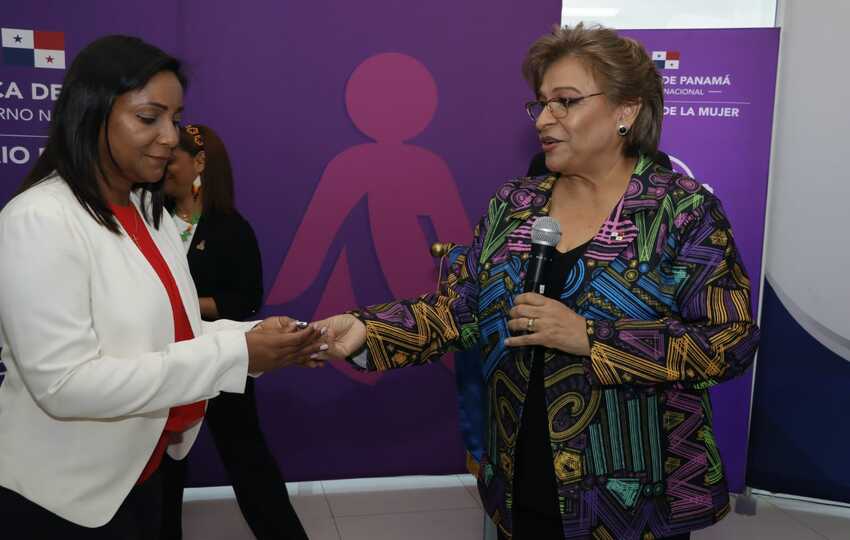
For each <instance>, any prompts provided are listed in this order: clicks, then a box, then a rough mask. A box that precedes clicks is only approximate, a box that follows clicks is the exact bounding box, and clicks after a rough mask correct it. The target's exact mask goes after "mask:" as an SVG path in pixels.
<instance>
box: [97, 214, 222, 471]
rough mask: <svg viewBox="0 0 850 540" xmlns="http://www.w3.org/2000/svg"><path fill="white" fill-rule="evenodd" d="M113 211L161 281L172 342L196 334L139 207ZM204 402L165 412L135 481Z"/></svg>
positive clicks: (193, 419) (157, 461)
mask: <svg viewBox="0 0 850 540" xmlns="http://www.w3.org/2000/svg"><path fill="white" fill-rule="evenodd" d="M110 208H112V212H113V213H114V214H115V217H116V218H117V219H118V222H119V223H121V226H122V227H124V230H125V231H127V234H128V235H129V236H130V238H131V239H132V240H133V242H135V244H136V246H137V247H138V248H139V250H140V251H141V252H142V254H143V255H144V256H145V258H146V259H147V260H148V262H149V263H150V265H151V266H152V267H153V269H154V271H155V272H156V274H157V276H159V279H160V281H162V285H163V287H165V291H166V292H167V293H168V300H169V301H170V302H171V313H172V316H173V319H174V341H175V342H177V341H183V340H186V339H192V338H194V337H195V334H194V333H193V332H192V326H191V325H190V324H189V317H188V316H187V315H186V308H185V307H184V306H183V300H181V298H180V292H179V291H178V289H177V283H176V282H175V281H174V276H173V275H171V271H170V270H169V269H168V265H167V264H166V263H165V259H163V258H162V254H161V253H160V252H159V249H158V248H157V247H156V244H155V243H154V241H153V238H151V235H150V233H148V229H147V227H145V223H144V221H143V220H142V216H141V215H139V212H138V210H136V207H135V206H133V205H130V206H117V205H110ZM205 406H206V402H205V401H199V402H197V403H190V404H188V405H180V406H177V407H172V408H171V409H170V410H169V411H168V420H167V421H166V423H165V428H164V429H163V431H162V435H160V437H159V442H157V444H156V448H154V451H153V454H152V455H151V457H150V459H149V460H148V464H147V465H145V468H144V470H143V471H142V474H141V476H140V477H139V481H138V484H141V483H142V482H144V481H145V480H147V479H148V478H150V476H151V475H152V474H153V473H154V472H156V470H157V468H159V464H160V463H161V462H162V457H163V455H164V454H165V449H166V448H167V447H168V444H169V441H170V440H171V437H172V435H173V434H177V433H181V432H183V431H186V430H187V429H188V428H189V427H190V426H192V425H194V424H195V423H196V422H197V421H199V420H200V419H201V418H203V417H204V410H205Z"/></svg>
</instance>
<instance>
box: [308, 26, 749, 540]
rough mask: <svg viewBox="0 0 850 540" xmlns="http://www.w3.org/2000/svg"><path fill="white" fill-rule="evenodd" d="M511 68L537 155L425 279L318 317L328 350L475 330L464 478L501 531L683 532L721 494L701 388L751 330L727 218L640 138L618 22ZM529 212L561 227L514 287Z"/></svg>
mask: <svg viewBox="0 0 850 540" xmlns="http://www.w3.org/2000/svg"><path fill="white" fill-rule="evenodd" d="M523 71H524V74H525V76H526V78H527V80H528V81H529V82H530V83H531V85H532V88H533V89H534V91H535V93H536V95H537V100H536V101H532V102H530V103H528V104H527V105H526V109H527V111H528V113H529V116H530V117H531V118H532V120H533V121H534V122H535V127H536V129H537V132H538V134H539V138H540V142H541V144H542V148H543V150H544V152H545V153H546V167H547V168H548V169H549V170H551V171H553V174H551V175H546V176H540V177H533V178H530V177H524V178H519V179H516V180H513V181H510V182H508V183H506V184H505V185H503V186H502V187H501V188H500V189H499V190H498V191H497V193H496V195H495V196H494V197H493V198H492V199H491V200H490V203H489V206H488V209H487V213H486V215H485V216H484V217H483V218H482V219H481V220H480V221H479V223H478V225H477V227H476V228H475V231H474V235H473V240H472V243H471V244H470V247H469V249H468V251H467V252H466V253H465V254H463V255H461V256H460V257H458V258H457V259H456V260H455V262H454V264H453V265H452V268H451V271H450V273H449V276H448V278H447V280H446V281H445V282H444V283H443V285H442V287H441V289H440V291H439V292H437V293H433V294H427V295H424V296H422V297H420V298H417V299H412V300H400V301H395V302H391V303H388V304H383V305H377V306H371V307H368V308H363V309H360V310H357V311H355V312H353V313H351V314H347V315H338V316H335V317H331V318H330V319H328V320H326V321H324V322H321V323H319V325H320V326H328V328H329V331H328V335H327V336H326V339H327V340H328V342H329V345H330V349H329V350H328V352H327V356H328V357H332V358H338V357H348V358H349V360H350V361H352V362H353V363H355V364H356V365H359V366H360V367H362V368H364V369H369V370H387V369H393V368H399V367H405V366H410V365H417V364H423V363H426V362H429V361H431V360H434V359H437V358H439V357H440V356H441V355H442V354H444V353H445V352H447V351H450V350H455V349H468V348H471V347H475V346H478V347H480V350H481V370H482V374H483V378H484V380H485V381H486V383H487V390H486V394H485V395H486V398H485V400H484V401H485V402H484V403H482V404H481V406H482V407H483V408H484V409H485V410H486V417H487V420H488V427H487V430H488V433H487V441H486V452H485V453H484V456H483V459H482V461H481V463H480V469H479V474H478V484H479V490H480V492H481V497H482V501H483V504H484V507H485V509H486V510H487V512H488V513H489V514H490V516H491V517H492V519H493V521H494V522H495V523H496V525H497V526H498V530H499V534H500V537H501V538H514V539H519V540H528V539H534V540H541V539H542V540H548V539H562V538H564V539H579V538H586V539H590V538H593V539H616V540H647V539H650V540H651V539H658V538H667V539H671V538H675V539H683V538H688V537H689V535H690V531H691V530H695V529H699V528H703V527H707V526H710V525H712V524H713V523H715V522H716V521H718V520H720V519H721V518H722V517H723V516H724V515H725V514H726V512H728V509H729V499H728V493H727V486H726V482H725V479H724V474H723V466H722V463H721V459H720V455H719V453H718V450H717V446H716V444H715V439H714V435H713V432H712V427H711V404H710V401H709V396H708V388H709V387H711V386H713V385H715V384H718V383H720V382H722V381H724V380H728V379H730V378H732V377H735V376H737V375H740V374H741V373H743V372H744V371H745V370H746V369H747V368H748V367H749V366H750V364H751V363H752V360H753V357H754V355H755V352H756V348H757V344H758V328H757V327H756V325H755V323H754V322H753V318H752V314H751V305H752V299H751V297H750V282H749V279H748V277H747V274H746V272H745V270H744V268H743V266H742V263H741V259H740V257H739V255H738V252H737V251H736V248H735V243H734V240H733V236H732V231H731V227H730V224H729V221H728V219H727V218H726V215H725V214H724V212H723V209H722V207H721V205H720V201H719V200H718V199H717V198H716V197H715V196H714V195H713V194H712V193H710V192H709V191H708V190H706V189H705V188H703V187H702V186H701V185H700V184H699V183H697V182H696V181H694V180H693V179H691V178H688V177H685V176H682V175H681V174H678V173H675V172H673V171H671V170H669V169H668V168H665V167H663V166H662V165H660V164H658V163H656V162H654V161H653V159H652V158H650V157H649V156H653V155H655V152H656V150H657V148H658V141H659V138H660V133H661V121H662V115H663V93H662V83H661V78H660V76H659V75H658V73H657V72H656V70H655V67H654V65H653V63H652V61H651V59H650V58H649V56H648V55H647V53H646V51H645V50H644V49H643V48H642V47H641V46H640V45H639V44H637V43H636V42H635V41H633V40H631V39H628V38H623V37H620V36H618V35H617V34H616V33H615V32H614V31H612V30H609V29H605V28H585V27H583V26H582V25H578V26H577V27H575V28H572V29H569V28H564V29H556V30H554V31H553V32H552V33H551V34H548V35H545V36H543V37H541V38H540V39H538V40H537V41H536V42H535V43H534V44H533V45H532V47H531V49H530V50H529V53H528V56H527V57H526V60H525V63H524V66H523ZM543 216H549V217H551V218H554V219H556V220H557V221H558V222H559V223H560V224H561V228H562V230H563V234H562V235H561V237H560V241H559V242H558V244H557V246H556V249H555V254H554V255H553V258H552V262H551V264H549V265H548V266H547V269H546V270H545V272H544V275H543V282H544V283H545V284H546V285H547V286H546V288H545V292H546V295H545V296H544V295H542V294H536V293H522V290H523V281H524V277H525V273H526V271H527V268H528V259H529V253H530V248H531V241H530V231H531V230H532V227H533V224H534V222H535V220H537V219H538V218H540V217H543ZM521 293H522V294H521ZM532 348H538V349H537V350H538V351H541V352H542V354H536V355H534V356H532V355H529V354H528V353H529V351H530V350H532ZM532 357H533V358H534V361H531V358H532Z"/></svg>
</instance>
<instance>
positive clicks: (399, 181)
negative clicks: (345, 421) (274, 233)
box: [267, 53, 471, 384]
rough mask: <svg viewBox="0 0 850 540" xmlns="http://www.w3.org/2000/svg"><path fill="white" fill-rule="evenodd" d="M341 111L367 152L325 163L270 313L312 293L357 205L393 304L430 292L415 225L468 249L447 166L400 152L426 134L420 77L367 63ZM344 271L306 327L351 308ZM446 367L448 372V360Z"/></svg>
mask: <svg viewBox="0 0 850 540" xmlns="http://www.w3.org/2000/svg"><path fill="white" fill-rule="evenodd" d="M345 104H346V107H347V109H348V114H349V116H350V117H351V120H352V121H353V122H354V125H355V126H356V127H357V128H358V129H359V130H360V131H361V132H363V133H364V134H365V135H367V136H368V137H370V138H372V139H373V140H374V141H375V142H373V143H367V144H360V145H357V146H353V147H351V148H348V149H347V150H345V151H344V152H342V153H341V154H339V155H337V156H336V157H334V158H333V159H332V160H331V161H330V163H328V165H327V167H326V168H325V171H324V173H323V174H322V177H321V179H320V180H319V185H318V188H317V189H316V192H315V194H314V195H313V199H312V200H311V201H310V204H309V206H308V208H307V213H306V215H305V216H304V219H303V220H302V221H301V224H300V225H299V226H298V229H297V231H296V233H295V240H294V241H293V243H292V246H291V248H290V250H289V252H288V253H287V256H286V259H285V260H284V262H283V264H282V266H281V268H280V271H279V272H278V275H277V278H276V279H275V282H274V285H273V286H272V289H271V292H270V294H269V297H268V300H267V302H268V303H269V304H283V303H286V302H289V301H292V300H294V299H295V298H297V297H298V296H300V295H301V294H303V293H304V292H305V291H306V290H307V289H308V288H309V287H310V285H312V283H313V280H314V279H315V276H317V275H318V274H319V271H320V265H321V264H322V261H324V259H325V256H326V254H327V252H328V249H329V248H330V246H331V244H332V243H333V241H334V238H335V237H336V236H337V234H338V233H339V230H340V227H341V226H342V223H343V221H344V220H345V218H346V217H347V216H348V214H349V213H350V211H351V210H352V209H353V208H354V206H355V205H356V204H357V203H358V202H359V201H360V200H361V199H362V198H363V196H364V195H365V196H367V204H368V209H369V222H370V224H371V229H372V231H371V232H372V242H373V243H374V246H375V250H376V252H377V255H378V259H379V261H380V265H381V272H382V273H383V275H384V277H385V278H386V281H387V283H388V284H389V288H390V291H391V292H392V294H393V296H394V297H395V298H410V297H414V296H417V295H419V294H422V293H425V292H428V291H430V290H433V289H434V285H435V281H434V280H435V276H436V272H435V269H434V261H433V259H432V258H431V255H430V253H429V250H428V248H429V245H430V244H429V239H428V238H427V237H426V235H425V232H424V231H423V230H422V227H421V226H420V223H419V219H418V218H419V217H420V216H426V217H428V218H430V219H431V222H432V223H433V226H434V229H435V230H436V233H437V238H438V239H439V240H440V241H444V242H446V241H453V242H468V241H469V238H470V231H471V229H470V223H469V218H468V217H467V215H466V210H465V209H464V207H463V205H462V204H461V200H460V194H459V192H458V189H457V185H456V184H455V182H454V178H453V177H452V174H451V171H450V170H449V168H448V165H447V164H446V162H445V161H444V160H443V159H442V158H441V157H440V156H438V155H437V154H435V153H433V152H431V151H430V150H427V149H425V148H421V147H419V146H414V145H410V144H406V143H405V142H404V141H406V140H409V139H411V138H413V137H415V136H416V135H418V134H419V133H421V132H422V131H423V130H425V128H426V127H428V125H429V124H430V122H431V120H432V119H433V117H434V113H435V112H436V110H437V85H436V83H435V81H434V78H433V77H432V75H431V73H430V72H429V71H428V69H427V68H426V67H425V66H424V65H423V64H422V63H421V62H419V61H418V60H416V59H415V58H412V57H410V56H407V55H404V54H399V53H384V54H379V55H376V56H373V57H371V58H368V59H367V60H365V61H364V62H363V63H361V64H360V65H359V66H357V68H356V69H355V70H354V73H352V75H351V77H350V78H349V80H348V84H347V85H346V91H345ZM353 263H354V264H356V261H353ZM350 264H352V261H349V260H348V257H347V254H346V250H342V252H341V253H340V256H339V258H338V259H337V261H336V262H335V263H334V269H333V271H332V273H331V277H330V279H329V280H328V283H327V287H326V288H325V290H324V291H323V293H322V298H321V300H320V301H319V305H318V308H317V309H316V313H315V314H314V317H313V318H314V319H320V318H323V317H327V316H329V315H332V314H335V313H339V312H341V311H344V310H347V309H351V308H353V307H355V303H354V302H355V301H354V298H355V296H354V288H353V285H352V280H351V274H350V271H349V265H350ZM446 361H447V364H448V366H449V368H450V369H451V368H452V359H451V358H448V357H447V359H446ZM332 365H333V366H334V367H335V368H337V369H339V370H341V371H342V372H344V373H345V374H346V375H347V376H348V377H350V378H352V379H354V380H357V381H359V382H364V383H368V384H375V383H376V382H377V380H378V378H379V375H376V374H363V373H360V372H357V371H355V370H353V369H352V368H350V367H349V366H348V365H347V364H346V363H343V362H333V363H332Z"/></svg>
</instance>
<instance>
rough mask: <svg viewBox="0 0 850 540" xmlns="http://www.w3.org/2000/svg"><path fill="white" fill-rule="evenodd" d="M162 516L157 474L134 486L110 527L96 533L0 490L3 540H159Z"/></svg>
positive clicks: (0, 519) (100, 529)
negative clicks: (22, 539) (14, 539)
mask: <svg viewBox="0 0 850 540" xmlns="http://www.w3.org/2000/svg"><path fill="white" fill-rule="evenodd" d="M161 512H162V483H161V478H160V474H159V473H158V472H157V473H154V475H153V476H151V477H150V478H148V480H147V481H146V482H145V483H144V484H142V485H140V486H135V487H134V488H133V489H132V491H130V494H129V495H127V498H126V499H124V502H123V503H122V504H121V507H120V508H119V509H118V512H117V513H116V514H115V516H114V517H113V518H112V519H111V520H110V521H109V523H107V524H106V525H104V526H102V527H97V528H95V529H90V528H88V527H83V526H80V525H77V524H76V523H71V522H70V521H67V520H65V519H62V518H61V517H59V516H57V515H56V514H53V513H52V512H50V511H48V510H45V509H44V508H42V507H40V506H38V505H37V504H35V503H33V502H30V501H29V500H27V499H25V498H24V497H22V496H20V495H18V494H17V493H15V492H14V491H10V490H8V489H5V488H0V526H2V531H3V532H2V537H3V538H10V539H11V538H26V539H28V540H57V539H59V540H159V535H160V521H161Z"/></svg>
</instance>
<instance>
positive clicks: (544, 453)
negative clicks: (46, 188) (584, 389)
mask: <svg viewBox="0 0 850 540" xmlns="http://www.w3.org/2000/svg"><path fill="white" fill-rule="evenodd" d="M589 243H590V242H587V243H585V244H582V245H580V246H578V247H576V248H574V249H572V250H570V251H568V252H566V253H560V252H559V251H557V250H555V252H554V255H553V256H552V261H551V262H550V263H549V264H548V265H547V266H546V269H545V271H544V275H543V280H544V283H545V284H546V288H545V291H546V296H548V297H549V298H555V299H560V297H561V293H562V292H563V290H564V285H565V281H566V279H567V276H568V275H569V273H570V270H571V269H572V267H573V266H575V264H576V262H578V260H579V258H580V257H581V256H582V254H583V253H584V251H585V249H587V245H588V244H589ZM543 351H544V349H543V348H542V347H538V348H537V349H536V350H535V353H534V361H533V363H532V366H531V375H530V379H529V383H528V393H527V394H526V396H525V407H524V408H523V412H522V423H521V424H520V429H519V438H518V440H517V450H516V470H515V475H514V507H515V508H516V509H517V510H519V511H524V512H526V513H533V514H535V515H538V516H540V517H545V518H551V519H552V520H557V521H558V522H560V520H561V512H560V510H559V508H558V489H557V483H556V481H555V467H554V465H553V463H552V448H551V446H550V442H549V422H548V413H547V410H546V400H545V397H544V392H545V388H544V385H543Z"/></svg>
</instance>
